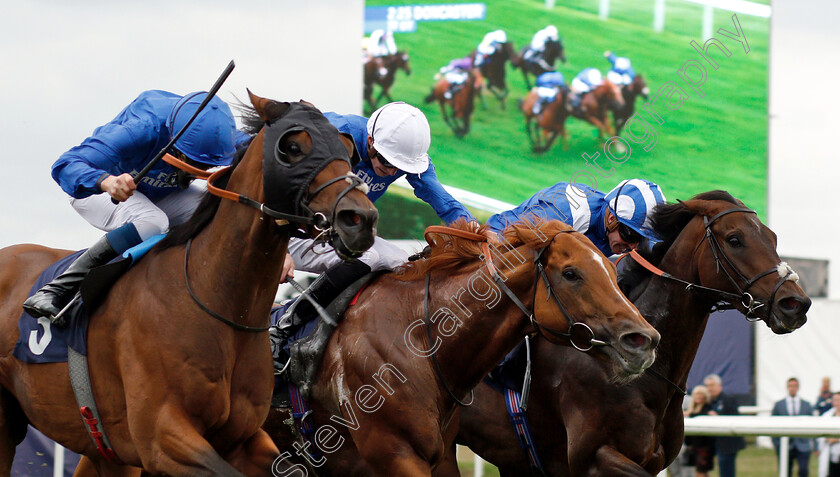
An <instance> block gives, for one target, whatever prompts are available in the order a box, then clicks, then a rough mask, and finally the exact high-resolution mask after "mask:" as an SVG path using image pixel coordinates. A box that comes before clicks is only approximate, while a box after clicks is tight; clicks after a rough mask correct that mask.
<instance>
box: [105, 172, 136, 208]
mask: <svg viewBox="0 0 840 477" xmlns="http://www.w3.org/2000/svg"><path fill="white" fill-rule="evenodd" d="M99 188H100V189H102V192H107V193H108V195H110V196H111V198H113V199H114V200H116V201H117V202H124V201H125V200H127V199H128V198H129V197H131V196H132V195H133V194H134V191H135V190H136V189H137V184H135V183H134V177H132V176H131V174H129V173H127V172H126V173H124V174H120V175H118V176H108V177H106V178H105V179H103V180H102V182H100V183H99Z"/></svg>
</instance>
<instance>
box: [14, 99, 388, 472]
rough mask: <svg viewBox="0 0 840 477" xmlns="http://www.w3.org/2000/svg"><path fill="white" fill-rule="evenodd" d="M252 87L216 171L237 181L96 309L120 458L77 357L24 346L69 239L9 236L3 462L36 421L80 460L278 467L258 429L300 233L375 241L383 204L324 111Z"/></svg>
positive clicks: (105, 394)
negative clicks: (85, 390) (33, 293)
mask: <svg viewBox="0 0 840 477" xmlns="http://www.w3.org/2000/svg"><path fill="white" fill-rule="evenodd" d="M249 95H250V99H251V103H252V104H253V106H254V110H253V111H252V116H253V117H249V118H246V119H245V121H246V126H249V127H248V128H247V129H248V132H250V133H256V132H257V131H259V133H258V134H257V135H256V136H255V137H254V139H253V140H252V141H251V143H250V144H249V146H248V148H247V150H242V151H240V152H239V154H238V155H237V160H236V161H235V162H234V166H232V167H230V168H227V169H222V170H219V171H217V172H215V173H214V174H213V175H212V176H210V177H209V178H208V184H209V183H210V182H211V181H214V182H218V183H219V184H225V186H224V189H226V190H223V189H218V188H216V187H215V186H212V185H211V186H210V187H209V189H210V191H211V194H214V195H210V194H208V196H207V197H205V199H204V200H203V201H202V202H201V204H200V205H199V207H198V209H197V212H196V214H195V215H194V216H193V218H192V219H190V220H189V221H188V222H187V223H186V224H184V225H183V226H180V227H178V228H175V229H173V231H172V232H171V233H170V234H169V235H168V236H167V237H166V238H165V239H164V240H163V241H161V242H160V243H158V244H157V245H156V246H155V247H154V248H153V249H152V250H150V251H149V252H148V254H147V256H146V257H144V258H143V259H142V260H140V261H139V262H138V263H137V264H136V265H135V266H134V267H133V268H131V269H130V270H129V271H128V272H127V273H125V275H123V276H122V277H121V278H119V279H118V280H117V281H116V282H115V283H114V284H113V287H112V288H111V290H110V291H109V292H108V294H107V296H106V297H105V298H104V299H103V301H102V302H101V303H100V304H99V305H98V306H96V307H95V308H93V309H91V310H89V311H90V324H89V328H88V330H87V351H88V355H87V361H88V366H89V370H90V380H91V386H92V389H91V390H92V393H93V395H94V396H95V399H96V404H97V407H98V410H99V414H100V416H101V422H102V424H103V426H104V430H105V434H106V436H107V438H108V439H109V440H110V444H111V446H112V448H113V451H114V452H115V454H116V459H114V458H106V457H104V456H103V455H100V454H99V453H98V450H97V447H96V446H95V445H94V444H93V442H92V439H91V436H90V435H89V434H88V432H87V431H86V430H85V428H86V426H85V424H84V423H83V421H82V418H81V416H80V415H79V408H78V407H77V404H76V399H75V397H74V394H73V390H72V389H71V386H70V379H69V377H68V366H67V363H48V364H29V363H24V362H22V361H19V360H18V359H16V358H15V357H14V356H13V355H12V348H14V346H15V341H16V340H17V339H18V335H19V331H18V328H17V321H18V318H19V317H20V316H21V305H22V303H23V301H24V299H25V298H26V297H27V295H28V292H29V290H30V288H31V287H32V285H33V283H34V282H35V280H36V278H37V277H38V275H39V274H40V273H41V271H42V270H44V268H46V267H47V266H48V265H50V264H51V263H53V262H55V261H56V260H58V259H60V258H62V257H64V256H66V255H68V254H69V253H70V252H69V251H67V250H55V249H49V248H46V247H42V246H38V245H30V244H27V245H15V246H11V247H7V248H4V249H2V250H0V290H2V292H3V297H4V299H3V301H2V303H0V319H2V321H1V322H0V323H2V327H3V330H5V331H3V332H2V338H0V347H1V349H2V352H0V385H2V394H0V396H2V399H1V400H0V408H2V412H1V413H0V444H2V445H1V446H0V474H3V475H9V472H10V468H11V465H12V458H13V456H14V453H15V446H16V445H17V444H18V443H20V441H21V440H22V439H23V437H24V434H25V433H26V425H27V424H31V425H32V426H34V427H36V428H37V429H39V430H40V431H41V432H43V433H44V434H46V435H47V436H48V437H50V438H51V439H53V440H55V441H56V442H58V443H60V444H61V445H63V446H65V447H67V448H69V449H71V450H73V451H74V452H77V453H80V454H83V455H84V456H86V457H85V458H84V459H83V462H82V463H81V464H80V470H79V471H78V472H77V475H81V474H86V473H87V474H86V475H93V474H97V475H99V476H100V477H102V476H119V475H131V474H134V473H136V472H137V469H136V468H134V467H128V466H135V467H142V468H144V469H145V470H146V471H148V472H151V473H153V474H165V475H172V476H186V475H230V476H239V475H271V472H270V471H271V466H272V462H273V460H274V459H275V458H276V457H277V456H278V455H279V452H278V450H277V447H276V446H275V445H274V443H273V442H272V441H271V438H270V437H269V436H268V435H267V434H266V433H265V432H264V431H263V430H261V428H260V425H261V424H262V423H263V421H264V420H265V417H266V415H267V414H268V410H269V406H270V399H271V391H272V389H271V388H272V386H271V380H272V374H273V369H272V364H271V351H270V350H269V340H268V337H267V335H266V334H265V333H263V331H266V330H267V325H268V315H269V310H270V308H271V305H272V302H273V300H274V296H275V294H276V292H277V286H278V283H279V281H280V274H281V270H282V268H283V267H282V264H283V259H284V258H285V255H286V246H287V243H288V240H289V234H290V233H291V231H292V229H293V228H297V227H299V225H298V224H299V223H300V224H304V225H305V226H306V230H307V231H308V232H309V233H310V234H313V235H314V234H315V233H319V234H322V235H323V236H333V237H335V240H334V242H333V243H334V244H335V245H336V246H340V247H341V248H342V249H343V250H345V251H346V252H347V253H348V254H350V255H354V254H356V253H360V252H361V251H363V250H365V249H366V248H367V247H369V246H370V245H371V244H372V243H373V239H374V231H373V230H375V223H376V219H377V212H376V209H375V208H374V207H373V205H372V204H371V202H370V201H369V200H368V199H367V197H366V196H365V194H364V193H363V192H361V191H360V190H358V188H357V187H358V185H359V184H360V182H359V181H358V180H355V176H352V174H350V171H351V168H350V160H349V155H348V152H349V151H348V149H346V147H345V144H342V143H341V142H340V141H339V137H340V136H339V134H338V131H336V129H335V128H334V127H332V126H331V125H330V124H329V123H328V122H327V121H326V118H324V116H323V115H322V114H321V113H320V111H318V110H317V109H315V108H314V107H312V106H311V105H309V104H308V103H280V102H275V101H271V100H268V99H263V98H260V97H258V96H255V95H253V94H251V93H250V91H249ZM264 172H265V175H264ZM220 197H222V198H226V199H231V200H221V198H220ZM294 197H298V198H302V200H299V201H295V200H292V199H290V198H294ZM249 206H250V207H249ZM255 209H256V210H255ZM290 221H292V222H293V224H289V222H290ZM325 232H326V234H325V235H324V233H325ZM339 242H340V243H339ZM42 326H44V328H45V330H44V331H45V333H47V332H49V324H48V323H45V324H44V325H42Z"/></svg>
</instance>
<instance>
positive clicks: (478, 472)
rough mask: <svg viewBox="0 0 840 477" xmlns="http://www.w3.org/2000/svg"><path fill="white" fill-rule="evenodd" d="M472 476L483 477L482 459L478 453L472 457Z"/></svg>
mask: <svg viewBox="0 0 840 477" xmlns="http://www.w3.org/2000/svg"><path fill="white" fill-rule="evenodd" d="M473 477H484V459H482V458H481V457H479V456H478V454H476V455H475V457H473Z"/></svg>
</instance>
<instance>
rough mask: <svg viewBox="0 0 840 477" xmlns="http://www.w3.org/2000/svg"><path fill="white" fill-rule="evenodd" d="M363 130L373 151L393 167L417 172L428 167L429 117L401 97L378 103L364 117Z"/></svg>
mask: <svg viewBox="0 0 840 477" xmlns="http://www.w3.org/2000/svg"><path fill="white" fill-rule="evenodd" d="M367 132H368V135H369V136H370V137H371V138H372V139H373V146H374V147H375V148H376V151H377V152H378V153H380V154H382V156H383V157H384V158H385V159H386V160H387V161H388V162H390V163H391V164H393V165H394V167H396V168H397V169H399V170H401V171H404V172H408V173H410V174H420V173H422V172H425V171H426V169H428V168H429V155H428V154H427V152H428V151H429V145H430V144H431V142H432V136H431V131H430V129H429V121H428V120H426V116H425V115H424V114H423V112H422V111H420V110H419V109H417V108H415V107H414V106H411V105H410V104H406V103H404V102H402V101H397V102H394V103H388V104H386V105H385V106H382V107H381V108H379V109H377V110H376V111H374V112H373V114H372V115H371V116H370V119H368V122H367Z"/></svg>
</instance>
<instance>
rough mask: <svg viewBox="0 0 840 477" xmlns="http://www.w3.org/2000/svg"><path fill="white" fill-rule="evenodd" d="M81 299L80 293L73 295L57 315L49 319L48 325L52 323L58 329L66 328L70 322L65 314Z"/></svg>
mask: <svg viewBox="0 0 840 477" xmlns="http://www.w3.org/2000/svg"><path fill="white" fill-rule="evenodd" d="M81 299H82V293H81V292H76V294H75V295H73V298H72V299H71V300H70V301H69V302H68V303H67V304H66V305H64V308H62V309H61V311H59V312H58V314H57V315H54V316H50V317H49V320H50V323H52V324H53V325H55V326H56V327H58V328H66V327H67V326H68V325H69V324H70V320H69V318H68V317H67V314H68V313H69V311H70V309H71V308H73V307H74V306H75V305H76V304H77V303H78V302H79V300H81Z"/></svg>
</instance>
